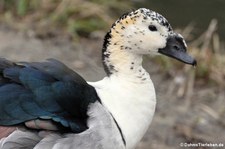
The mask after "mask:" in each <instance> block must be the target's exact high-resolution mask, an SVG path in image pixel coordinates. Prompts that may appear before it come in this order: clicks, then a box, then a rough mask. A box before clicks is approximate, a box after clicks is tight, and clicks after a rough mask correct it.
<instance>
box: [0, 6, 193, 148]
mask: <svg viewBox="0 0 225 149" xmlns="http://www.w3.org/2000/svg"><path fill="white" fill-rule="evenodd" d="M186 48H187V47H186V43H185V41H184V39H183V37H182V36H181V35H180V34H177V33H174V32H173V30H172V28H171V26H170V24H169V23H168V21H167V20H166V19H165V18H164V17H163V16H161V15H160V14H158V13H156V12H154V11H151V10H149V9H145V8H140V9H138V10H135V11H132V12H130V13H127V14H124V15H123V16H122V17H121V18H119V19H118V20H117V21H116V22H115V23H114V24H113V25H112V27H111V29H110V31H109V32H108V33H107V34H106V36H105V39H104V43H103V49H102V61H103V66H104V69H105V71H106V74H107V76H106V77H105V78H104V79H103V80H100V81H98V82H87V81H85V80H84V79H83V78H82V77H81V76H80V75H78V74H77V73H76V72H74V71H73V70H71V69H69V68H68V67H66V66H65V65H64V64H63V63H61V62H59V61H57V60H54V59H50V60H47V61H46V62H20V63H14V62H11V61H8V60H6V59H3V58H0V115H1V117H0V130H2V132H0V148H2V149H10V148H27V149H30V148H35V149H42V148H45V149H51V148H53V149H72V148H76V149H115V148H116V149H133V148H135V146H136V145H137V144H138V142H139V141H140V140H141V138H142V137H143V135H144V134H145V132H146V131H147V128H148V127H149V125H150V123H151V121H152V118H153V115H154V112H155V106H156V95H155V89H154V85H153V83H152V80H151V78H150V75H149V73H148V72H147V71H146V70H145V69H144V68H143V67H142V57H143V55H146V54H150V55H159V54H163V55H166V56H169V57H172V58H175V59H177V60H179V61H182V62H184V63H187V64H191V65H196V61H195V60H194V59H193V58H192V57H190V56H189V55H188V54H187V53H186Z"/></svg>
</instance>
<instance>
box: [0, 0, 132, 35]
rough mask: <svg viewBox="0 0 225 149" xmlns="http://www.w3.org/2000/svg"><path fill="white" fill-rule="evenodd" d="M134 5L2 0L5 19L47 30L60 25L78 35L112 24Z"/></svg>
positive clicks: (90, 0)
mask: <svg viewBox="0 0 225 149" xmlns="http://www.w3.org/2000/svg"><path fill="white" fill-rule="evenodd" d="M130 6H131V4H130V3H129V2H128V1H126V0H110V1H105V0H61V1H59V0H32V1H30V0H17V1H15V0H0V14H1V20H4V21H5V22H7V23H8V24H15V23H17V24H18V27H23V29H26V28H27V27H28V26H29V27H31V28H35V29H37V30H43V31H42V33H43V34H44V32H46V34H48V33H49V32H51V31H53V30H56V29H60V30H64V31H66V32H68V33H71V35H72V36H74V37H75V38H77V37H78V36H80V35H81V36H87V35H88V34H89V33H90V32H92V31H96V30H104V29H106V28H108V27H109V26H110V25H111V24H112V23H113V21H114V20H115V18H116V17H118V16H119V15H121V13H123V12H124V11H126V10H129V9H130ZM24 25H25V26H24ZM27 25H28V26H27ZM13 26H16V25H13Z"/></svg>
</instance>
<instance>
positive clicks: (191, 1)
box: [135, 0, 225, 41]
mask: <svg viewBox="0 0 225 149" xmlns="http://www.w3.org/2000/svg"><path fill="white" fill-rule="evenodd" d="M135 4H136V5H135V6H136V7H146V8H149V9H152V10H155V11H157V12H159V13H160V14H162V15H163V16H165V17H166V18H167V19H168V20H169V22H170V24H171V25H172V26H173V28H176V27H178V28H184V27H186V26H187V25H188V24H189V23H194V25H195V30H194V32H195V33H196V34H201V33H202V32H204V31H205V30H206V29H207V27H208V25H209V23H210V21H211V20H212V19H213V18H215V19H217V20H218V31H217V32H218V33H219V35H220V38H221V39H222V40H223V41H225V0H142V1H141V2H138V1H137V0H136V2H135Z"/></svg>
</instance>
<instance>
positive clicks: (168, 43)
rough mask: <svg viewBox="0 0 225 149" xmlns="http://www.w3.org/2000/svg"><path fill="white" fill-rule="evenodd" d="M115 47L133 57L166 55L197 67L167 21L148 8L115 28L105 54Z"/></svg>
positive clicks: (131, 14)
mask: <svg viewBox="0 0 225 149" xmlns="http://www.w3.org/2000/svg"><path fill="white" fill-rule="evenodd" d="M112 44H113V46H115V45H120V50H124V51H128V52H131V53H134V54H138V55H144V54H151V55H155V54H163V55H166V56H169V57H172V58H175V59H177V60H179V61H181V62H184V63H186V64H191V65H196V61H195V59H193V58H192V57H191V56H189V55H188V54H187V52H186V51H187V50H186V49H187V45H186V43H185V41H184V38H183V37H182V36H181V35H180V34H177V33H175V32H174V31H173V29H172V27H171V26H170V24H169V22H168V21H167V20H166V18H164V17H163V16H162V15H160V14H158V13H156V12H154V11H152V10H149V9H146V8H140V9H137V10H135V11H132V12H130V13H126V14H124V15H123V16H122V17H120V18H119V19H118V20H117V21H116V22H115V23H114V24H113V25H112V28H111V30H110V32H109V33H108V34H107V35H106V37H105V42H104V47H103V50H104V48H106V47H107V46H109V45H111V46H112ZM105 54H106V55H107V54H109V53H105Z"/></svg>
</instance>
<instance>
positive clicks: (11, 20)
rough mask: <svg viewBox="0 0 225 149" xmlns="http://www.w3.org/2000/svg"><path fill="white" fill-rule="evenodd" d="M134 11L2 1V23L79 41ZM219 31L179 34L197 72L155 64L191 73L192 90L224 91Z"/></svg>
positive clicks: (118, 4)
mask: <svg viewBox="0 0 225 149" xmlns="http://www.w3.org/2000/svg"><path fill="white" fill-rule="evenodd" d="M131 8H132V3H131V2H130V1H127V0H110V1H106V0H61V1H59V0H17V1H15V0H0V21H2V22H3V21H4V22H5V23H7V25H12V26H13V27H15V26H16V27H17V28H19V29H22V30H25V31H26V30H27V29H33V30H34V31H36V32H37V35H38V36H39V37H45V36H49V35H52V34H54V33H55V32H63V33H68V34H70V36H71V37H72V38H73V39H79V37H81V36H83V37H88V35H89V34H90V33H91V32H93V31H96V30H104V31H106V30H108V28H109V27H110V26H111V24H112V23H113V22H114V21H115V20H116V19H117V18H118V17H119V16H120V15H121V14H123V13H125V12H127V11H130V10H131ZM216 28H217V23H215V21H212V22H211V24H210V25H209V28H208V30H207V31H206V32H205V33H203V34H202V35H201V36H200V37H199V38H198V37H193V36H192V31H193V30H194V27H193V26H188V27H187V28H185V29H183V30H179V32H181V33H182V35H184V36H185V38H186V39H187V40H188V41H190V42H188V45H189V50H190V51H191V54H193V55H194V56H195V57H196V59H197V61H198V66H197V69H196V70H194V71H193V69H190V67H188V66H184V65H182V64H181V63H178V62H176V61H174V60H170V59H168V58H165V57H157V58H156V59H155V61H157V62H158V63H161V66H162V67H161V68H162V69H163V70H165V69H166V70H167V72H169V73H170V74H171V75H176V74H174V72H175V73H179V72H182V73H190V78H186V83H187V82H190V81H189V80H190V79H192V80H197V81H194V83H192V85H190V86H192V87H193V85H194V84H195V82H197V83H199V84H200V85H205V84H215V85H217V86H220V87H223V88H224V87H225V84H224V82H225V69H224V66H225V54H224V51H225V50H224V45H223V43H222V42H221V41H220V39H219V36H218V34H217V33H216ZM193 78H194V79H193ZM187 86H188V85H187Z"/></svg>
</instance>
